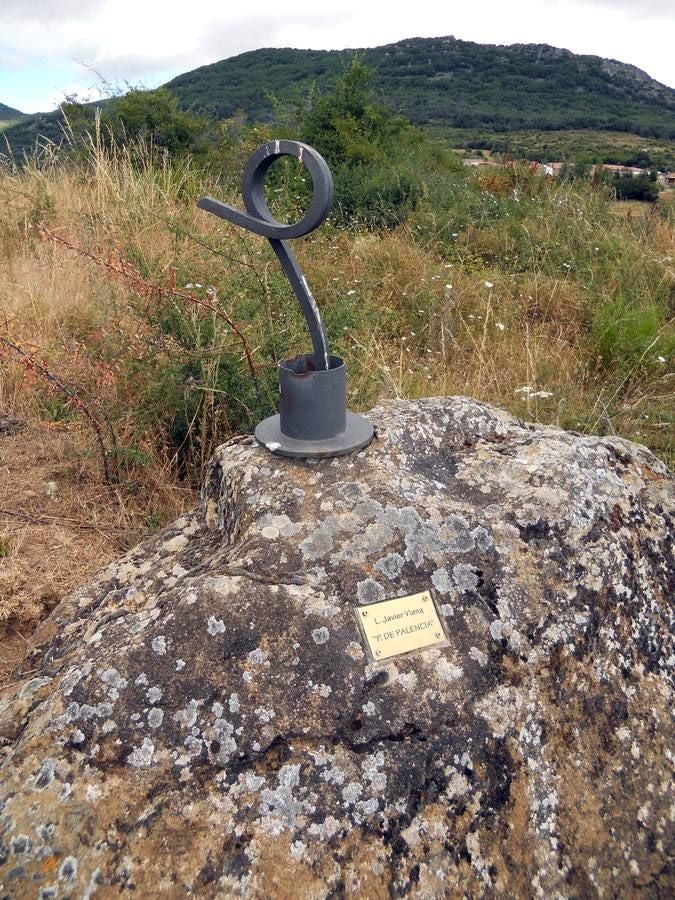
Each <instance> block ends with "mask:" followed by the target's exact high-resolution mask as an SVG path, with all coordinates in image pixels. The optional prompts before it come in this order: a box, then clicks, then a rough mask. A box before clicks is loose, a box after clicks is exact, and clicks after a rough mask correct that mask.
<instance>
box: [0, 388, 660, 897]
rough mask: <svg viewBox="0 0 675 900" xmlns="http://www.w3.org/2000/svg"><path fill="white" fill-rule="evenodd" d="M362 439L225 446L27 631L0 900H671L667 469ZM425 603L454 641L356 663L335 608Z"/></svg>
mask: <svg viewBox="0 0 675 900" xmlns="http://www.w3.org/2000/svg"><path fill="white" fill-rule="evenodd" d="M372 418H373V420H374V422H375V424H376V428H377V439H376V441H375V443H374V444H373V445H372V446H371V447H370V448H369V449H367V450H366V451H364V452H361V453H359V454H358V455H357V456H355V457H352V458H342V459H337V460H327V461H321V462H314V463H310V462H304V461H292V460H284V459H280V458H277V457H272V456H271V455H270V454H268V453H267V452H266V451H265V450H262V449H261V448H259V447H258V446H256V445H255V444H254V443H253V442H252V441H251V440H250V439H243V440H237V441H233V442H231V443H229V444H227V445H225V446H224V447H222V448H220V450H219V452H218V454H217V456H216V458H215V459H214V460H213V461H212V463H211V466H210V471H209V475H208V478H207V480H206V483H205V485H204V490H203V503H202V507H201V509H200V510H199V511H198V512H196V513H195V514H194V515H191V516H186V517H184V518H182V519H180V520H179V521H177V522H176V523H174V525H172V526H171V527H170V528H169V529H167V530H166V531H164V532H163V533H162V534H161V535H159V536H158V537H157V538H156V539H154V540H152V541H150V542H147V543H145V544H143V545H142V546H140V547H138V548H136V549H135V550H134V551H133V552H131V553H130V554H128V555H127V556H126V557H125V558H124V559H122V560H121V561H120V562H119V563H117V564H115V565H113V566H111V567H109V568H107V569H106V570H105V571H104V572H102V573H101V574H100V575H99V576H98V577H97V578H96V579H95V580H94V581H93V582H92V583H91V584H89V585H87V586H86V587H84V588H82V589H81V590H79V591H78V592H76V593H75V594H74V595H73V596H71V597H70V598H69V599H67V600H65V601H64V602H63V603H62V604H61V605H60V606H59V607H58V608H57V610H56V611H55V612H54V614H53V615H52V617H51V619H49V620H48V621H47V622H46V624H45V626H44V627H43V630H42V632H41V634H40V638H39V645H38V647H37V648H36V650H35V652H34V653H33V655H32V657H30V658H29V660H28V662H27V663H26V667H25V674H23V675H19V676H18V678H20V680H17V682H16V684H15V685H14V686H13V689H12V691H11V692H10V696H9V697H7V696H5V709H4V715H3V719H2V733H3V734H4V737H5V761H4V770H3V774H2V794H3V795H4V805H3V815H2V825H3V830H4V836H3V838H2V840H3V844H2V852H1V855H0V859H1V860H2V862H3V865H2V866H1V867H0V873H1V875H0V878H1V881H2V886H3V887H2V890H0V894H2V893H3V892H4V895H5V896H7V897H12V898H15V897H36V896H41V897H56V896H58V897H59V898H63V897H73V898H75V897H89V896H91V895H92V894H94V893H97V896H102V897H113V896H118V895H119V894H120V893H125V892H127V891H129V892H131V891H135V894H136V896H139V897H152V896H158V895H163V894H165V895H168V896H171V897H182V896H186V895H189V894H195V895H197V896H200V897H215V896H219V897H229V896H248V897H274V898H277V897H289V898H291V897H292V898H298V897H301V898H305V897H306V898H309V897H317V898H319V897H329V896H330V897H340V896H345V895H346V896H352V895H358V896H360V897H367V898H375V897H388V896H399V895H405V896H411V897H443V896H459V895H462V894H467V895H469V896H476V895H479V894H487V895H491V894H503V895H508V896H529V895H535V896H546V897H548V896H558V897H587V896H593V895H596V894H597V895H599V896H612V895H614V896H618V895H621V896H626V897H629V896H633V895H636V894H638V893H645V894H646V895H647V896H664V897H665V896H666V895H667V894H668V893H670V892H671V891H672V884H670V888H669V882H668V870H667V860H668V852H669V841H670V840H671V838H672V830H671V829H672V824H671V819H670V806H671V801H672V796H671V795H670V773H669V766H670V761H671V759H672V757H671V755H670V751H669V748H668V745H669V742H670V741H671V740H672V730H671V725H670V717H669V716H670V712H671V711H672V708H669V707H670V705H671V703H672V694H671V693H670V692H669V687H668V680H667V676H668V669H669V667H670V668H672V664H673V657H672V655H671V650H670V649H668V646H667V634H668V619H669V609H668V607H669V599H672V595H673V559H672V545H671V543H670V541H671V537H672V531H671V529H672V519H671V514H672V509H673V502H672V501H673V491H672V481H671V480H670V479H669V475H668V471H667V469H666V468H665V467H664V466H663V465H662V464H661V463H659V462H658V461H657V460H656V459H655V458H654V457H653V456H652V455H651V454H650V453H649V452H647V451H646V450H645V449H644V448H642V447H639V446H636V445H633V444H630V443H627V442H626V441H622V440H618V439H609V438H594V437H584V436H581V435H578V434H570V433H565V432H563V431H560V430H557V429H554V428H541V427H534V426H530V425H525V424H523V423H522V422H520V421H518V420H516V419H514V418H512V417H510V416H509V415H507V414H505V413H502V412H499V411H498V410H495V409H492V408H490V407H488V406H485V405H482V404H479V403H475V402H472V401H470V400H466V399H462V398H455V399H450V400H426V401H420V402H417V403H387V404H386V405H384V406H382V407H380V408H378V409H377V410H375V411H374V412H373V413H372ZM427 588H430V589H431V591H432V593H433V595H434V596H435V599H436V602H437V604H438V607H439V610H440V612H441V615H442V616H443V617H444V618H445V623H446V629H447V633H448V637H449V643H448V646H444V647H441V648H433V649H427V650H424V651H419V652H416V653H413V654H411V655H408V656H405V657H399V658H396V659H395V660H393V661H389V662H388V663H386V664H383V665H380V666H377V665H374V664H372V663H370V662H369V660H368V656H367V653H366V650H367V648H366V647H365V645H364V641H363V639H362V637H361V633H360V631H359V628H358V627H357V623H356V616H355V609H356V608H357V607H359V605H360V604H363V603H370V602H373V601H376V600H379V599H381V598H389V597H396V596H399V595H403V594H413V593H416V592H418V591H423V590H425V589H427ZM670 849H672V847H671V848H670ZM671 896H672V894H671Z"/></svg>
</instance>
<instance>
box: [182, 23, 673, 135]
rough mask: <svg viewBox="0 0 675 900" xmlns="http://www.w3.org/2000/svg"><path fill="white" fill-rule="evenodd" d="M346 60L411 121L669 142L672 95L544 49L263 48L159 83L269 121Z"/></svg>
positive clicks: (640, 76)
mask: <svg viewBox="0 0 675 900" xmlns="http://www.w3.org/2000/svg"><path fill="white" fill-rule="evenodd" d="M355 54H358V55H359V57H360V58H361V60H362V61H363V62H364V63H365V65H366V66H368V67H369V68H370V69H371V70H372V71H373V76H374V85H375V88H376V91H377V94H378V95H379V99H380V101H381V102H383V103H385V104H387V105H388V106H390V107H391V108H392V109H394V110H395V111H396V112H399V113H401V114H402V115H404V116H406V117H407V118H409V119H410V120H412V121H413V122H415V123H417V124H420V125H426V124H432V123H433V124H443V125H447V126H453V127H457V128H479V127H489V128H491V129H492V130H498V131H512V130H517V129H526V128H528V129H538V130H554V129H568V128H576V129H579V128H592V129H603V130H615V131H630V132H633V133H636V134H642V135H645V136H651V137H660V138H668V139H672V138H675V90H673V89H672V88H669V87H666V86H665V85H663V84H660V83H659V82H657V81H654V80H653V79H652V78H650V77H649V76H648V75H647V74H646V73H645V72H643V71H641V70H640V69H637V68H636V67H635V66H630V65H626V64H624V63H620V62H616V61H615V60H607V59H602V58H601V57H598V56H579V55H576V54H574V53H570V52H569V51H568V50H561V49H558V48H556V47H549V46H548V45H545V44H515V45H512V46H502V45H493V44H475V43H472V42H469V41H460V40H457V39H455V38H453V37H442V38H412V39H410V40H404V41H399V42H398V43H395V44H389V45H387V46H384V47H375V48H372V49H363V50H331V51H325V50H290V49H281V50H275V49H264V50H254V51H252V52H250V53H242V54H240V55H239V56H235V57H232V58H230V59H224V60H221V61H220V62H217V63H214V64H212V65H209V66H201V67H200V68H198V69H194V70H193V71H192V72H187V73H186V74H184V75H180V76H178V77H177V78H174V79H173V80H172V81H170V82H168V84H167V87H168V88H169V90H171V91H172V92H174V93H175V94H176V96H177V97H178V98H179V101H180V103H181V105H182V106H183V107H184V108H189V109H194V110H198V111H200V112H209V113H213V114H215V115H217V116H218V117H220V118H224V117H228V116H232V115H234V114H235V113H236V112H237V111H243V112H245V113H246V115H247V116H248V117H249V118H250V119H258V120H261V119H262V120H269V119H271V118H273V117H274V111H275V103H277V104H278V102H280V101H281V102H282V103H283V102H287V101H292V100H294V99H300V98H302V97H303V96H306V94H307V91H308V90H309V89H310V88H311V87H312V86H314V88H315V89H316V90H319V91H323V90H327V89H329V87H330V86H331V85H332V84H333V82H334V81H335V79H336V77H338V76H339V75H340V74H341V73H342V72H343V71H344V70H345V68H346V67H347V66H348V64H349V61H350V60H351V59H352V58H353V56H354V55H355Z"/></svg>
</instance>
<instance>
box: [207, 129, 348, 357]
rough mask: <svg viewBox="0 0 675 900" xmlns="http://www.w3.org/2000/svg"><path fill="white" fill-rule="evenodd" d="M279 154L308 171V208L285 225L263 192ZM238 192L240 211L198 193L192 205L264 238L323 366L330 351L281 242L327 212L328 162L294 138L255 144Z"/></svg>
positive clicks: (300, 275) (306, 229) (316, 310)
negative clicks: (268, 175)
mask: <svg viewBox="0 0 675 900" xmlns="http://www.w3.org/2000/svg"><path fill="white" fill-rule="evenodd" d="M282 156H294V157H296V159H298V160H299V161H300V162H301V163H302V164H303V166H305V168H306V169H307V171H308V172H309V174H310V175H311V177H312V184H313V194H312V202H311V204H310V207H309V209H308V210H307V212H306V214H305V215H304V216H303V217H302V219H300V221H299V222H294V223H291V224H289V225H284V224H282V223H281V222H277V221H276V219H275V218H274V216H273V215H272V213H271V212H270V208H269V206H268V205H267V199H266V198H265V176H266V174H267V170H268V169H269V168H270V166H271V165H272V163H274V162H275V161H276V160H277V159H279V158H280V157H282ZM242 195H243V197H244V206H245V207H246V212H245V213H244V212H241V210H238V209H235V208H234V207H233V206H230V205H229V204H227V203H222V202H221V201H220V200H215V199H214V198H213V197H202V198H201V199H200V200H199V201H198V202H197V206H198V207H199V208H200V209H204V210H206V212H210V213H213V215H215V216H219V217H220V218H221V219H225V220H226V221H228V222H232V223H233V224H234V225H239V226H240V227H241V228H246V229H247V230H248V231H252V232H253V233H254V234H260V235H262V236H263V237H266V238H267V239H268V240H269V242H270V244H271V246H272V249H273V250H274V252H275V253H276V255H277V259H278V260H279V262H280V263H281V267H282V269H283V270H284V273H285V274H286V277H287V278H288V280H289V282H290V284H291V287H292V288H293V292H294V293H295V296H296V297H297V299H298V302H299V304H300V308H301V310H302V314H303V315H304V317H305V321H306V322H307V327H308V329H309V333H310V336H311V338H312V347H313V349H314V359H315V362H316V366H317V368H318V369H323V370H325V369H328V367H329V357H330V355H329V352H328V340H327V338H326V331H325V328H324V325H323V322H322V320H321V313H320V312H319V307H318V306H317V305H316V300H315V299H314V296H313V294H312V292H311V290H310V289H309V285H308V284H307V279H306V278H305V276H304V275H303V273H302V270H301V268H300V266H299V265H298V262H297V260H296V258H295V256H294V255H293V252H292V251H291V248H290V247H289V245H288V243H287V241H289V240H292V239H293V238H297V237H301V236H302V235H303V234H308V233H309V232H310V231H313V230H314V229H315V228H316V227H317V226H318V225H320V224H321V223H322V222H323V220H324V219H325V218H326V216H327V215H328V213H329V212H330V209H331V206H332V205H333V176H332V175H331V171H330V169H329V168H328V163H327V162H326V160H325V159H324V158H323V156H321V154H320V153H318V152H317V151H316V150H314V148H313V147H309V146H308V145H307V144H302V143H300V141H285V140H284V141H270V142H269V143H268V144H264V145H263V146H262V147H260V148H258V150H256V151H255V153H253V154H252V156H251V157H250V159H249V161H248V162H247V163H246V168H245V169H244V176H243V179H242Z"/></svg>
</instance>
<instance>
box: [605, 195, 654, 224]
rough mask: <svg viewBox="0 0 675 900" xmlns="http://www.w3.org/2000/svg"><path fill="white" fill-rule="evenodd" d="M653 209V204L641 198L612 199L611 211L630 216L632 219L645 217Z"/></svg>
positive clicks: (618, 214)
mask: <svg viewBox="0 0 675 900" xmlns="http://www.w3.org/2000/svg"><path fill="white" fill-rule="evenodd" d="M653 211H654V204H653V203H647V202H646V201H643V200H614V202H613V203H612V212H613V213H614V214H615V215H617V216H631V217H632V218H634V219H645V218H647V216H649V215H651V214H652V213H653Z"/></svg>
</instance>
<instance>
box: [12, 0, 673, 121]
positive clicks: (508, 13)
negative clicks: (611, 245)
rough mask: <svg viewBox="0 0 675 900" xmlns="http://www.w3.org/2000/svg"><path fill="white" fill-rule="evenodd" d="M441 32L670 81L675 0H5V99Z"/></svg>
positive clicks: (33, 99) (91, 93) (15, 102)
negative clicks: (256, 55)
mask: <svg viewBox="0 0 675 900" xmlns="http://www.w3.org/2000/svg"><path fill="white" fill-rule="evenodd" d="M445 35H454V37H456V38H459V39H461V40H466V41H477V42H480V43H488V44H514V43H520V44H526V43H544V44H551V45H553V46H555V47H564V48H566V49H568V50H571V51H573V52H574V53H590V54H594V55H597V56H604V57H608V58H611V59H618V60H620V61H621V62H625V63H631V64H633V65H635V66H638V67H639V68H640V69H643V70H644V71H646V72H647V73H648V74H649V75H651V77H652V78H656V80H657V81H661V82H663V83H664V84H667V85H669V86H670V87H673V88H675V50H674V49H673V48H674V47H675V0H508V2H505V0H482V2H480V3H475V2H468V0H462V2H458V0H444V2H443V0H415V2H414V3H411V2H409V0H408V2H405V3H403V2H398V0H389V2H387V3H373V2H371V3H367V2H364V0H312V2H308V0H275V2H271V0H256V2H255V3H252V4H251V5H250V6H249V5H248V4H246V3H241V4H238V3H228V0H190V2H189V3H185V2H184V0H182V2H181V3H176V2H174V0H0V103H4V104H5V105H7V106H12V107H14V108H16V109H19V110H21V111H22V112H27V113H32V112H38V111H47V110H51V109H54V108H55V107H56V106H57V105H58V104H59V103H60V102H61V101H63V100H64V98H65V97H67V96H72V95H75V96H77V97H78V98H79V99H81V100H87V99H89V100H94V99H98V98H99V97H100V96H108V95H110V93H111V92H119V91H120V90H124V89H125V88H126V87H127V86H132V87H140V86H143V87H148V88H151V87H156V86H157V85H159V84H163V83H164V82H166V81H168V80H169V79H170V78H172V77H174V76H175V75H179V74H181V73H182V72H187V71H189V70H190V69H194V68H197V66H202V65H206V64H208V63H212V62H216V61H217V60H220V59H225V58H226V57H229V56H235V55H237V54H238V53H243V52H244V51H246V50H256V49H259V48H260V47H297V48H312V49H325V50H334V49H344V48H346V47H376V46H380V45H382V44H389V43H392V42H394V41H398V40H401V39H402V38H410V37H441V36H445Z"/></svg>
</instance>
